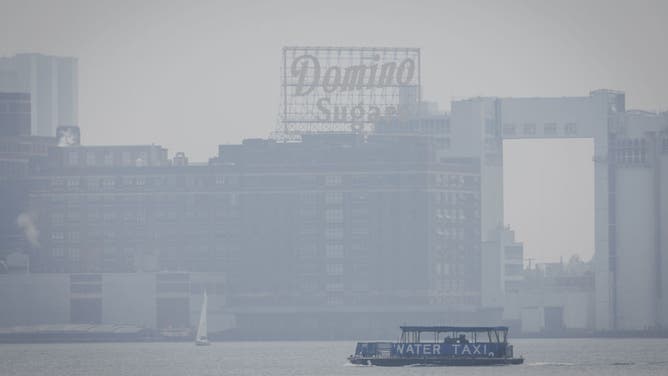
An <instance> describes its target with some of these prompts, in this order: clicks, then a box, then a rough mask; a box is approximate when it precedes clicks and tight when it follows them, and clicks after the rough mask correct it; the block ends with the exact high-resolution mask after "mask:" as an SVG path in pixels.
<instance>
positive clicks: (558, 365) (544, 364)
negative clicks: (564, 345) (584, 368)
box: [527, 362, 575, 367]
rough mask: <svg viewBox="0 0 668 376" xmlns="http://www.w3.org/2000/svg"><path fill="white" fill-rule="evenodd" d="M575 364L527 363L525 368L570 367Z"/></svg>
mask: <svg viewBox="0 0 668 376" xmlns="http://www.w3.org/2000/svg"><path fill="white" fill-rule="evenodd" d="M574 365H575V363H562V362H534V363H527V366H534V367H570V366H574Z"/></svg>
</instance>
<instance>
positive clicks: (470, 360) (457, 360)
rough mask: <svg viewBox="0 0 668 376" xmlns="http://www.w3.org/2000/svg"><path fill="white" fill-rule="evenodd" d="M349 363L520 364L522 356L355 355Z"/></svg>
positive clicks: (379, 364) (377, 364)
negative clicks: (398, 356) (427, 356)
mask: <svg viewBox="0 0 668 376" xmlns="http://www.w3.org/2000/svg"><path fill="white" fill-rule="evenodd" d="M348 360H349V361H350V363H352V364H359V365H369V366H383V367H402V366H412V365H415V366H498V365H509V364H522V363H524V359H523V358H485V357H478V358H476V357H449V358H441V357H438V358H397V357H391V358H382V357H356V356H352V357H350V358H348Z"/></svg>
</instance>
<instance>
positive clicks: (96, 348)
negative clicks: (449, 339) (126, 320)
mask: <svg viewBox="0 0 668 376" xmlns="http://www.w3.org/2000/svg"><path fill="white" fill-rule="evenodd" d="M512 343H513V344H514V345H515V353H516V354H522V355H524V357H525V364H523V365H519V366H494V367H446V368H443V367H400V368H383V367H367V366H352V365H349V364H347V362H346V357H347V356H348V355H349V354H350V353H351V352H352V351H353V349H354V346H355V344H354V343H353V342H219V343H214V344H213V345H212V346H209V347H196V346H195V345H194V344H192V343H93V344H80V343H79V344H2V345H0V375H1V376H34V375H53V376H78V375H99V376H121V375H122V376H135V375H137V376H151V375H155V376H171V375H175V376H176V375H178V376H184V375H187V376H206V375H267V376H269V375H271V376H281V375H343V376H357V375H363V376H378V375H467V376H474V375H539V376H540V375H605V376H614V375H668V339H516V340H513V341H512Z"/></svg>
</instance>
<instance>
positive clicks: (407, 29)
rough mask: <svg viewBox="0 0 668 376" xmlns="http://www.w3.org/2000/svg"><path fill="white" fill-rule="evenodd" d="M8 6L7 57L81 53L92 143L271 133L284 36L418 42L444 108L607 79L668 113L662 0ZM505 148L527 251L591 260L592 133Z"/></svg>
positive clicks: (195, 142)
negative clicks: (464, 100)
mask: <svg viewBox="0 0 668 376" xmlns="http://www.w3.org/2000/svg"><path fill="white" fill-rule="evenodd" d="M0 4H1V5H0V10H1V11H0V25H2V27H3V32H2V33H0V55H3V56H9V55H13V54H16V53H20V52H40V53H45V54H53V55H61V56H75V57H77V58H78V59H79V85H80V91H79V98H80V100H79V119H80V124H79V125H80V127H81V131H82V142H83V143H84V144H150V143H156V144H161V145H163V146H165V147H167V148H168V149H169V150H170V155H173V153H174V152H177V151H185V152H186V153H187V154H188V156H189V157H190V159H191V160H192V161H206V160H207V158H208V157H210V156H213V155H215V154H216V151H217V145H218V144H221V143H237V142H240V141H241V140H242V139H243V138H249V137H267V136H268V135H269V133H270V132H271V131H272V130H273V129H274V127H275V125H276V122H277V118H278V107H279V101H280V95H279V69H280V53H281V48H282V47H283V46H285V45H335V46H345V45H355V46H362V45H368V46H409V47H420V48H421V53H422V85H423V98H425V99H426V100H429V101H435V102H438V103H439V105H440V106H441V108H442V109H444V110H448V109H449V107H450V101H451V100H453V99H459V98H466V97H471V96H501V97H508V96H512V97H523V96H586V95H588V93H589V91H591V90H594V89H599V88H610V89H618V90H624V91H625V92H626V94H627V97H626V98H627V108H639V109H646V110H666V109H667V108H668V75H667V74H665V67H666V66H668V52H666V49H665V47H663V44H664V43H665V41H664V39H665V37H666V35H668V27H667V26H666V25H665V15H666V14H667V13H668V12H667V11H668V4H667V3H665V2H658V1H645V2H630V1H629V2H620V3H618V4H614V3H612V2H607V1H606V2H603V1H601V2H588V3H587V4H581V3H580V2H576V1H567V2H545V1H532V2H529V1H515V2H492V1H474V2H466V3H464V2H444V1H438V2H437V1H418V2H413V3H406V2H396V1H395V2H390V1H365V2H352V1H337V2H336V3H333V2H307V1H291V2H261V1H244V2H214V1H206V2H190V1H164V2H163V1H160V2H158V1H143V2H141V3H135V2H130V1H115V2H111V1H107V2H88V1H59V2H48V1H7V0H1V2H0ZM506 146H507V147H506V154H505V157H506V164H505V165H506V166H507V167H506V182H505V187H504V190H505V192H504V193H505V197H506V200H505V201H506V208H505V209H506V222H507V223H508V224H509V225H511V227H512V228H513V229H515V230H517V235H518V239H519V240H521V241H525V243H526V253H527V257H531V258H535V259H538V260H551V261H556V260H558V259H559V256H564V257H565V258H567V257H568V256H569V255H570V254H572V253H575V252H577V253H580V254H581V255H582V256H583V257H584V258H589V257H591V255H592V254H593V177H591V174H590V172H591V171H593V167H592V166H591V154H592V147H591V142H587V141H584V142H580V141H569V142H564V141H536V142H524V141H523V142H517V143H512V144H509V143H506ZM543 166H547V167H549V169H542V167H543ZM539 173H540V174H539ZM558 182H569V184H567V185H564V184H558ZM537 202H540V205H537V204H536V203H537ZM573 218H577V219H578V220H579V221H580V222H576V221H573ZM554 226H557V227H556V228H555V227H554Z"/></svg>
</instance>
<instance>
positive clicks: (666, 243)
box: [657, 114, 668, 328]
mask: <svg viewBox="0 0 668 376" xmlns="http://www.w3.org/2000/svg"><path fill="white" fill-rule="evenodd" d="M665 119H666V121H667V122H668V114H666V116H665ZM664 137H665V140H666V142H667V143H668V130H667V131H666V134H665V136H664ZM659 148H660V149H659V153H661V154H660V158H659V159H658V162H659V166H658V169H659V186H658V187H657V188H658V190H659V194H660V199H659V210H660V213H659V220H660V223H659V229H660V231H659V241H660V247H661V251H660V252H661V253H660V254H661V273H660V283H661V285H660V286H661V300H660V307H659V324H660V325H661V326H662V327H664V328H667V327H668V150H666V151H665V152H664V151H663V140H661V142H660V143H659Z"/></svg>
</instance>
